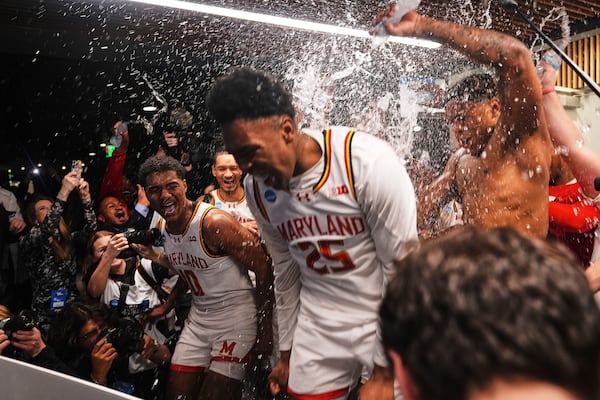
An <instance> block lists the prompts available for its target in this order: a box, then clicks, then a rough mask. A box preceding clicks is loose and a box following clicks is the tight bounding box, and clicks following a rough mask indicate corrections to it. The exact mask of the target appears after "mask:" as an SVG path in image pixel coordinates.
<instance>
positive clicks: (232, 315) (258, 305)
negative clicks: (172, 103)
mask: <svg viewBox="0 0 600 400" xmlns="http://www.w3.org/2000/svg"><path fill="white" fill-rule="evenodd" d="M140 176H141V178H142V182H145V190H146V193H147V195H148V199H149V200H150V204H151V206H152V207H153V208H154V209H155V210H156V211H157V212H158V213H159V214H160V215H161V218H160V220H159V222H158V226H157V227H158V228H159V229H160V230H161V232H162V237H163V239H164V240H163V249H164V253H160V254H158V253H156V252H155V251H153V254H152V255H151V256H150V258H151V259H153V260H154V261H156V262H158V263H159V264H161V265H168V266H170V267H171V268H174V269H176V270H177V272H178V273H179V275H180V277H181V278H183V280H184V281H185V282H186V283H187V285H188V287H189V288H190V291H191V292H192V295H193V301H192V307H191V309H190V313H189V316H188V320H187V321H186V324H185V327H184V329H183V331H182V333H181V336H180V338H179V341H178V342H177V346H176V348H175V352H174V354H173V358H172V361H171V374H170V377H169V388H168V392H169V393H168V394H169V398H173V399H175V398H178V396H183V397H184V398H199V399H208V398H218V399H239V397H240V394H241V382H240V380H241V379H242V378H243V376H244V373H245V364H246V363H247V362H248V359H249V356H250V352H251V350H252V349H253V348H254V347H256V351H257V352H259V353H263V354H270V352H271V345H270V339H271V312H270V311H269V307H270V306H271V300H272V299H271V294H270V286H271V285H272V272H271V266H270V264H269V261H268V257H267V256H266V255H265V253H264V250H263V247H262V246H261V244H260V243H259V242H258V240H257V239H256V237H255V236H254V235H252V234H251V233H250V232H249V231H248V230H247V229H245V228H243V227H242V226H241V224H240V223H239V222H238V221H237V220H236V219H235V218H234V217H233V216H231V215H230V214H227V213H225V212H224V211H221V210H219V209H217V208H216V207H214V206H212V205H210V204H207V203H202V202H198V203H192V202H191V201H189V200H187V198H186V197H185V192H186V189H187V185H186V182H185V180H184V179H183V177H184V176H185V172H184V170H183V169H182V168H181V166H180V164H179V163H178V162H177V161H176V160H175V159H172V158H169V157H151V158H149V159H148V160H146V161H145V162H144V163H143V164H142V166H141V167H140ZM248 269H251V270H252V271H253V272H255V274H256V281H257V284H256V290H255V289H254V288H253V286H252V284H251V282H250V279H249V277H248V272H247V270H248ZM257 309H258V310H260V314H259V315H258V318H257ZM257 320H258V337H259V340H258V341H257ZM198 382H200V383H198Z"/></svg>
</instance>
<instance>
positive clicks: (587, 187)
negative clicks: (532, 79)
mask: <svg viewBox="0 0 600 400" xmlns="http://www.w3.org/2000/svg"><path fill="white" fill-rule="evenodd" d="M543 66H544V74H543V75H542V88H543V93H545V94H544V95H543V99H542V104H543V108H544V112H545V113H546V122H547V124H548V132H549V133H550V137H551V138H552V141H553V142H554V144H555V145H556V146H559V147H560V148H561V149H563V150H564V151H561V154H562V155H563V157H564V159H565V160H566V161H567V163H568V164H569V168H571V171H573V174H574V175H575V177H576V178H577V181H578V182H579V185H580V186H581V189H582V190H583V192H584V193H585V194H586V195H587V196H589V197H592V198H595V197H597V196H598V195H600V192H599V191H598V190H596V189H595V188H594V179H595V178H597V177H600V155H598V154H597V153H595V152H594V151H593V150H592V149H591V148H589V147H587V146H585V145H584V144H583V135H582V134H581V131H580V130H579V129H578V128H577V126H575V123H573V120H572V119H571V117H569V115H568V114H567V112H566V111H565V109H564V107H563V106H562V103H561V102H560V98H559V97H558V94H557V93H556V92H555V90H554V84H555V82H556V78H557V72H556V70H555V69H554V68H552V66H551V65H550V64H548V63H546V62H544V63H543Z"/></svg>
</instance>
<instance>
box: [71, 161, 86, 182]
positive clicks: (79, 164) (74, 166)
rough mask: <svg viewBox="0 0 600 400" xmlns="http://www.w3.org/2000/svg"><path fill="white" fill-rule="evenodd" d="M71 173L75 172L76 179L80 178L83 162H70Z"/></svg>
mask: <svg viewBox="0 0 600 400" xmlns="http://www.w3.org/2000/svg"><path fill="white" fill-rule="evenodd" d="M71 171H75V172H77V177H78V178H81V173H82V172H83V162H82V161H81V160H73V161H72V162H71Z"/></svg>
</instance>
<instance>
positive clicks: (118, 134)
mask: <svg viewBox="0 0 600 400" xmlns="http://www.w3.org/2000/svg"><path fill="white" fill-rule="evenodd" d="M126 130H127V124H126V123H125V122H121V123H120V124H119V125H117V127H116V128H115V133H114V135H112V136H111V137H110V139H109V143H110V144H112V145H113V146H115V147H119V146H120V145H121V143H123V133H125V131H126Z"/></svg>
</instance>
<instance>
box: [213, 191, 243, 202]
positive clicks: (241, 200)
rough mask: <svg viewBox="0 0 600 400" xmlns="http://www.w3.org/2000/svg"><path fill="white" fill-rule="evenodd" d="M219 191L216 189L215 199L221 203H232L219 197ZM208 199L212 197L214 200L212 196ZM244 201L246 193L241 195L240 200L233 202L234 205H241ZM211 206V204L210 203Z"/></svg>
mask: <svg viewBox="0 0 600 400" xmlns="http://www.w3.org/2000/svg"><path fill="white" fill-rule="evenodd" d="M219 190H220V189H217V192H216V193H217V197H218V199H219V200H221V201H222V202H224V203H234V202H233V201H232V202H230V201H228V200H225V199H224V198H223V196H221V193H219ZM210 197H212V198H213V199H214V197H213V195H212V194H211V195H210ZM244 200H246V193H244V194H243V195H242V198H241V199H239V200H237V201H235V203H237V204H242V203H243V202H244ZM211 204H212V203H211ZM213 205H214V204H213Z"/></svg>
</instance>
